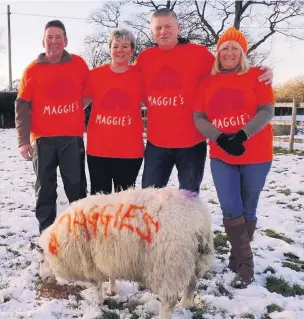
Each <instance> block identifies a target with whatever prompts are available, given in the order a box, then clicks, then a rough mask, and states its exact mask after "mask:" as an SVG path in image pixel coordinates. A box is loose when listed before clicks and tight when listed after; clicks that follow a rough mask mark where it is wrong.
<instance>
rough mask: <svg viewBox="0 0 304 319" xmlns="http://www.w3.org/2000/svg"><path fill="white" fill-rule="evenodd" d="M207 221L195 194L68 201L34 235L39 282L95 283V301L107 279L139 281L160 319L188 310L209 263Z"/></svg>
mask: <svg viewBox="0 0 304 319" xmlns="http://www.w3.org/2000/svg"><path fill="white" fill-rule="evenodd" d="M211 223H212V222H211V215H210V213H209V212H208V210H207V208H206V206H204V204H203V203H202V201H201V200H200V199H199V197H198V196H196V195H194V194H193V193H191V192H189V191H185V190H178V189H173V188H168V187H166V188H161V189H156V188H147V189H133V188H131V189H128V190H126V191H121V192H118V193H112V194H109V195H105V194H97V195H93V196H89V197H87V198H85V199H81V200H79V201H77V202H74V203H72V204H71V205H70V207H69V208H68V209H67V210H66V211H65V212H63V213H62V214H61V215H60V216H59V217H57V219H56V220H55V222H54V223H53V224H52V225H51V226H49V227H48V228H47V229H46V230H45V231H44V232H43V233H42V234H41V236H40V239H39V244H40V247H41V251H42V258H41V262H40V276H41V277H42V279H44V280H45V279H47V278H49V279H51V278H52V279H55V278H56V277H61V278H64V279H67V280H77V281H90V282H93V283H95V284H96V287H97V292H98V300H99V302H100V303H103V301H104V299H103V298H104V297H103V295H102V289H101V287H102V283H103V282H105V281H107V280H109V284H108V289H107V294H108V295H114V294H115V293H116V285H115V280H116V279H117V280H128V281H133V282H139V283H140V284H141V285H143V286H145V287H149V288H150V289H151V290H152V292H153V293H155V294H157V295H158V296H159V297H160V299H161V301H162V303H161V307H160V315H159V318H161V319H169V318H171V316H172V311H173V307H174V305H175V304H176V302H177V298H178V293H179V292H181V291H183V294H182V298H181V300H180V302H179V304H178V305H177V306H178V307H180V308H191V306H192V297H193V293H194V290H195V286H196V281H197V278H199V277H202V276H203V275H204V273H205V272H206V271H208V270H209V269H210V268H211V266H212V262H213V256H214V247H213V232H212V230H211Z"/></svg>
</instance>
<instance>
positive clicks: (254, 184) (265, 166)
mask: <svg viewBox="0 0 304 319" xmlns="http://www.w3.org/2000/svg"><path fill="white" fill-rule="evenodd" d="M271 163H272V162H265V163H258V164H246V165H231V164H228V163H225V162H223V161H221V160H219V159H216V158H214V159H211V172H212V176H213V180H214V185H215V188H216V191H217V196H218V198H219V201H220V205H221V209H222V212H223V217H224V218H225V219H234V218H238V217H241V216H244V218H245V219H246V220H256V219H257V217H256V210H257V206H258V201H259V197H260V193H261V191H262V189H263V187H264V185H265V181H266V178H267V175H268V173H269V171H270V168H271Z"/></svg>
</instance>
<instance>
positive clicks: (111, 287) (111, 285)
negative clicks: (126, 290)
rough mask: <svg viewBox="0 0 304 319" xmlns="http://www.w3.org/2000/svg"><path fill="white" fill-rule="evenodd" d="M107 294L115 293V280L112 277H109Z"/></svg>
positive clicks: (113, 294)
mask: <svg viewBox="0 0 304 319" xmlns="http://www.w3.org/2000/svg"><path fill="white" fill-rule="evenodd" d="M107 295H108V296H115V295H116V280H115V279H113V278H110V279H109V284H108V289H107Z"/></svg>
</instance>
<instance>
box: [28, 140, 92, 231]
mask: <svg viewBox="0 0 304 319" xmlns="http://www.w3.org/2000/svg"><path fill="white" fill-rule="evenodd" d="M33 166H34V171H35V173H36V183H35V193H36V218H37V219H38V222H39V230H40V232H42V231H43V230H44V229H46V228H47V227H48V226H50V225H51V224H52V223H53V222H54V220H55V218H56V200H57V191H56V189H57V167H58V166H59V170H60V174H61V177H62V181H63V185H64V190H65V194H66V196H67V198H68V200H69V202H70V203H72V202H74V201H76V200H78V199H81V198H84V197H86V194H87V183H86V176H85V149H84V143H83V139H82V137H76V136H56V137H41V138H39V139H37V140H36V141H34V142H33Z"/></svg>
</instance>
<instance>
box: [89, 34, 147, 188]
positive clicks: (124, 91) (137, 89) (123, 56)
mask: <svg viewBox="0 0 304 319" xmlns="http://www.w3.org/2000/svg"><path fill="white" fill-rule="evenodd" d="M134 48H135V38H134V36H133V35H132V33H131V32H130V31H128V30H125V29H115V30H114V31H112V32H111V34H110V36H109V50H110V55H111V62H110V63H108V64H104V65H102V66H99V67H97V68H95V69H93V70H91V71H90V74H89V78H88V80H87V83H86V85H85V88H84V94H83V96H84V97H85V98H88V99H92V110H91V114H90V120H89V124H88V130H87V160H88V168H89V173H90V180H91V194H96V193H98V192H103V193H111V192H112V183H113V184H114V190H115V191H120V190H125V189H127V188H129V187H133V186H135V181H136V178H137V175H138V172H139V169H140V166H141V164H142V160H143V153H144V142H143V121H142V116H141V101H142V100H143V89H142V81H141V76H140V73H139V71H138V70H137V68H136V67H135V66H132V65H129V61H130V58H131V56H132V54H133V52H134Z"/></svg>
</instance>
